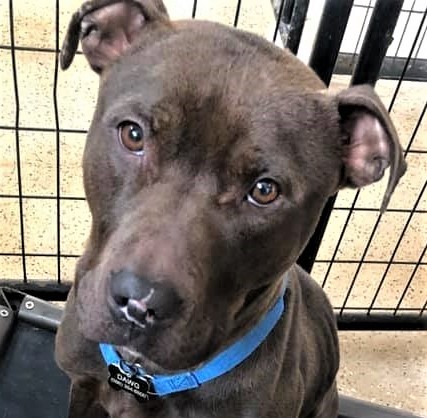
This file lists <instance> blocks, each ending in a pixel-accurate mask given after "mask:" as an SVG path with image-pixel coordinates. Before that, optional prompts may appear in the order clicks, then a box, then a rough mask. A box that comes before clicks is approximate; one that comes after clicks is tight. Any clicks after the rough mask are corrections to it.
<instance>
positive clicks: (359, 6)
mask: <svg viewBox="0 0 427 418" xmlns="http://www.w3.org/2000/svg"><path fill="white" fill-rule="evenodd" d="M354 7H358V8H360V9H366V8H368V7H369V6H367V5H366V4H355V5H354ZM401 11H402V12H411V11H412V13H414V14H420V15H421V14H423V13H424V10H410V9H405V8H402V10H401Z"/></svg>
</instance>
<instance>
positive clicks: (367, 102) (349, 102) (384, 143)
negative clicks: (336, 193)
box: [336, 85, 406, 211]
mask: <svg viewBox="0 0 427 418" xmlns="http://www.w3.org/2000/svg"><path fill="white" fill-rule="evenodd" d="M336 100H337V102H336V103H337V105H338V112H339V115H340V124H341V127H342V130H343V132H344V143H343V144H342V147H343V148H342V150H343V154H342V158H343V180H342V184H341V185H342V187H355V188H359V187H363V186H366V185H368V184H371V183H374V182H376V181H378V180H380V179H381V178H382V177H383V175H384V171H385V169H386V168H387V167H390V175H389V180H388V185H387V189H386V191H385V194H384V198H383V202H382V205H381V211H384V210H385V209H386V208H387V205H388V203H389V201H390V197H391V195H392V193H393V191H394V189H395V187H396V185H397V183H398V182H399V179H400V177H401V176H402V175H403V174H404V173H405V171H406V162H405V160H404V156H403V151H402V147H401V145H400V143H399V138H398V135H397V133H396V129H395V127H394V125H393V122H392V121H391V119H390V116H389V114H388V112H387V109H386V108H385V107H384V105H383V104H382V102H381V100H380V98H379V97H378V96H377V94H376V93H375V92H374V90H373V88H372V87H371V86H368V85H360V86H354V87H350V88H348V89H347V90H344V91H342V92H341V93H339V94H338V95H337V96H336Z"/></svg>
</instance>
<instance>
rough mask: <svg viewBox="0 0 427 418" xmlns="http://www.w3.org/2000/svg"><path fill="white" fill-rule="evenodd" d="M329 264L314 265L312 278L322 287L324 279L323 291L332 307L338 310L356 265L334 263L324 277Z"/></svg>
mask: <svg viewBox="0 0 427 418" xmlns="http://www.w3.org/2000/svg"><path fill="white" fill-rule="evenodd" d="M328 266H329V263H315V265H314V268H313V272H312V276H313V277H314V279H315V280H316V281H317V282H318V283H319V284H320V285H322V284H323V282H324V280H325V278H326V282H325V285H324V290H325V292H326V293H327V295H328V297H329V299H330V301H331V303H332V306H333V307H335V308H339V307H341V306H342V305H343V302H344V299H345V297H346V294H347V291H348V289H349V287H350V284H351V280H352V279H353V276H354V274H355V272H356V269H357V264H348V263H345V264H344V263H334V264H332V266H331V269H330V271H329V274H328V275H327V276H326V272H327V269H328Z"/></svg>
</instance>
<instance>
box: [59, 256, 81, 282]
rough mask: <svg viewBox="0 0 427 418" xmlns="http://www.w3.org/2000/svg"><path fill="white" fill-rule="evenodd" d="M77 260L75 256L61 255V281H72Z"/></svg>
mask: <svg viewBox="0 0 427 418" xmlns="http://www.w3.org/2000/svg"><path fill="white" fill-rule="evenodd" d="M77 260H78V259H77V258H75V257H61V281H62V282H63V283H65V282H68V283H70V282H73V281H74V271H75V269H76V263H77Z"/></svg>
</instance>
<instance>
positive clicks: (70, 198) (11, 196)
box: [0, 194, 86, 201]
mask: <svg viewBox="0 0 427 418" xmlns="http://www.w3.org/2000/svg"><path fill="white" fill-rule="evenodd" d="M17 198H19V196H18V195H8V194H0V199H17ZM22 198H23V199H38V200H53V199H55V200H56V199H57V197H56V196H38V195H22ZM60 199H61V200H79V201H84V200H86V198H85V197H75V196H60Z"/></svg>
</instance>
